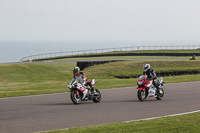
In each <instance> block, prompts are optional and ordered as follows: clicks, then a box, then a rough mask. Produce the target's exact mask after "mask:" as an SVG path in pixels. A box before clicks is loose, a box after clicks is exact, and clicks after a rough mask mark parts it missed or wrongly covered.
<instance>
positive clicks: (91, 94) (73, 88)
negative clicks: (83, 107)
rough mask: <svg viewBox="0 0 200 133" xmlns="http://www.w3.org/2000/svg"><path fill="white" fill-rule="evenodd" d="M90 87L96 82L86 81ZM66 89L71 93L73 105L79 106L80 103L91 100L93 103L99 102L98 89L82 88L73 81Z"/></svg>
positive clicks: (99, 94)
mask: <svg viewBox="0 0 200 133" xmlns="http://www.w3.org/2000/svg"><path fill="white" fill-rule="evenodd" d="M88 82H90V83H91V85H92V86H94V84H96V82H97V80H95V79H93V80H90V81H88ZM68 88H69V89H70V92H71V94H70V95H71V100H72V102H73V103H74V104H80V103H81V102H82V101H88V100H92V101H93V102H95V103H98V102H100V101H101V93H100V91H99V90H98V89H95V88H94V87H93V89H91V88H90V86H89V85H88V86H84V85H82V84H81V83H79V82H78V81H77V80H75V81H74V82H73V83H70V84H69V83H68Z"/></svg>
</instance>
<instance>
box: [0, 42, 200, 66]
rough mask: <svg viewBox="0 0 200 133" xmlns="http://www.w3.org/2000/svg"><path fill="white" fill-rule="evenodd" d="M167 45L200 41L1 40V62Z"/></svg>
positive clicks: (191, 43)
mask: <svg viewBox="0 0 200 133" xmlns="http://www.w3.org/2000/svg"><path fill="white" fill-rule="evenodd" d="M167 45H200V41H146V42H145V41H0V63H6V62H18V61H19V60H20V59H21V58H22V57H25V56H30V55H35V54H44V53H54V52H65V51H74V50H76V51H77V50H90V49H101V48H115V47H116V48H117V47H130V46H167Z"/></svg>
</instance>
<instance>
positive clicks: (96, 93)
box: [92, 89, 101, 103]
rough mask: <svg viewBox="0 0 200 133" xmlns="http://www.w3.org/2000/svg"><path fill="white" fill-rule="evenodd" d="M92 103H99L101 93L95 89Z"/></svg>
mask: <svg viewBox="0 0 200 133" xmlns="http://www.w3.org/2000/svg"><path fill="white" fill-rule="evenodd" d="M92 101H93V102H95V103H99V102H100V101H101V93H100V91H99V90H97V89H96V92H95V94H94V97H93V99H92Z"/></svg>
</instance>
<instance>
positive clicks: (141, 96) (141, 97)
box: [137, 90, 146, 101]
mask: <svg viewBox="0 0 200 133" xmlns="http://www.w3.org/2000/svg"><path fill="white" fill-rule="evenodd" d="M137 96H138V99H139V100H140V101H145V100H146V94H145V92H144V91H143V90H138V92H137Z"/></svg>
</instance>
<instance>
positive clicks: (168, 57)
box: [43, 56, 200, 62]
mask: <svg viewBox="0 0 200 133" xmlns="http://www.w3.org/2000/svg"><path fill="white" fill-rule="evenodd" d="M197 58H198V59H199V58H200V57H198V56H197ZM139 59H142V60H149V59H160V60H161V59H173V60H180V59H182V60H183V59H184V60H189V59H190V56H107V57H77V58H63V59H56V60H54V59H51V60H47V61H43V62H48V61H80V60H139Z"/></svg>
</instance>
